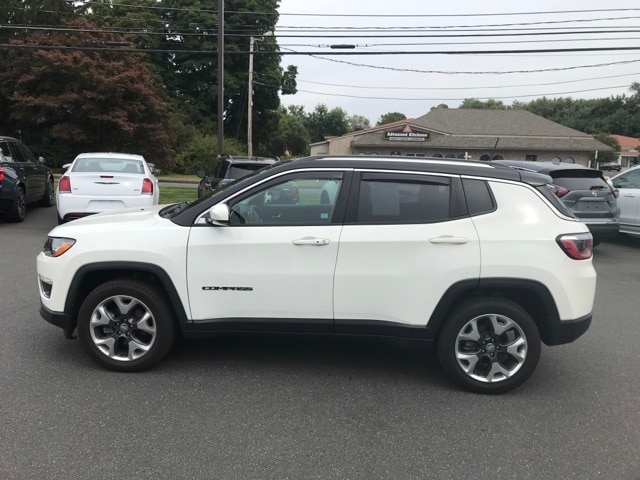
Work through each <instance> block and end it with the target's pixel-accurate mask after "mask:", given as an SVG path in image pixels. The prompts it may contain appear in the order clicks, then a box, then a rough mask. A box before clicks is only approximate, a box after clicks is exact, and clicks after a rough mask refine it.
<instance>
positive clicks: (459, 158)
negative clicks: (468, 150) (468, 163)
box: [458, 153, 467, 160]
mask: <svg viewBox="0 0 640 480" xmlns="http://www.w3.org/2000/svg"><path fill="white" fill-rule="evenodd" d="M466 159H467V155H466V154H464V153H461V154H460V155H458V160H466Z"/></svg>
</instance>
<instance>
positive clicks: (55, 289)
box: [37, 157, 596, 393]
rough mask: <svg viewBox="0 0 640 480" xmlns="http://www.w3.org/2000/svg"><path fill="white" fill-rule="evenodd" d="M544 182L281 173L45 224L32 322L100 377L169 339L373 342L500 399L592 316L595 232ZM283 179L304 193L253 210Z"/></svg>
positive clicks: (146, 361)
mask: <svg viewBox="0 0 640 480" xmlns="http://www.w3.org/2000/svg"><path fill="white" fill-rule="evenodd" d="M328 181H335V182H337V184H338V192H337V196H336V201H335V202H334V203H333V204H331V203H329V204H326V203H322V201H321V195H320V189H319V188H318V187H317V186H318V185H324V184H325V183H326V182H328ZM549 181H550V179H549V177H548V176H545V175H538V174H535V173H529V172H525V171H519V170H516V169H513V168H508V167H505V166H502V165H495V164H494V165H492V164H487V163H483V162H479V161H465V160H452V161H443V160H439V161H433V160H429V159H424V160H415V159H412V161H406V162H405V161H403V160H402V159H401V158H393V157H376V158H375V159H372V158H368V157H340V158H331V157H325V158H322V157H320V158H314V157H311V158H305V159H300V160H296V161H292V162H287V163H282V164H279V165H276V166H274V167H273V168H269V169H264V170H262V171H261V172H259V173H257V174H255V175H252V176H250V177H246V178H244V179H242V180H240V181H238V182H236V183H234V184H232V185H229V186H227V187H226V188H225V189H221V190H218V191H216V192H214V193H213V194H212V195H209V196H205V197H202V198H200V199H198V200H195V201H193V202H190V203H188V202H185V203H180V204H175V205H169V206H154V207H145V208H141V209H138V210H136V211H129V212H123V213H114V214H109V215H100V216H99V218H97V217H88V218H83V219H80V220H76V221H74V222H73V224H70V225H60V226H58V227H56V228H55V229H53V230H52V231H51V232H50V233H49V236H48V238H47V240H46V243H45V245H44V248H43V251H42V252H41V253H40V254H39V255H38V258H37V271H38V278H39V282H38V283H39V293H40V301H41V309H40V311H41V313H42V316H43V317H44V318H45V319H46V320H47V321H48V322H50V323H52V324H54V325H57V326H59V327H62V329H63V331H64V333H65V336H66V337H67V338H72V337H73V336H74V332H75V330H76V327H77V332H78V336H79V337H80V340H81V343H82V344H83V345H84V347H85V348H86V350H87V352H88V354H89V355H90V356H91V357H92V358H93V359H94V360H95V361H96V362H97V363H98V364H100V365H102V366H103V367H106V368H108V369H112V370H118V371H140V370H144V369H147V368H150V367H152V366H153V365H155V364H157V363H158V362H159V361H160V360H161V359H162V357H164V356H165V354H167V352H168V351H169V350H170V349H171V346H172V344H173V342H174V340H175V339H176V337H178V336H179V335H182V336H184V337H187V338H192V337H200V336H203V335H209V334H212V333H217V332H221V331H235V332H238V331H244V332H250V331H256V332H262V333H265V332H271V333H278V332H280V333H283V332H284V333H298V334H300V333H314V334H342V335H375V336H389V337H393V338H406V339H414V340H415V339H419V340H421V341H423V342H424V343H425V344H426V345H428V344H431V343H435V345H436V346H437V351H438V356H439V359H440V361H441V363H442V365H443V367H444V369H445V370H446V371H447V372H448V373H449V374H450V375H451V377H452V378H453V379H454V380H456V381H457V382H458V383H459V384H460V385H462V386H463V387H464V388H466V389H469V390H472V391H476V392H484V393H500V392H505V391H508V390H511V389H513V388H515V387H517V386H518V385H520V384H521V383H522V382H524V381H525V380H526V379H527V378H528V377H529V376H530V375H531V374H532V373H533V371H534V369H535V367H536V364H537V363H538V360H539V357H540V352H541V341H542V342H544V343H546V344H547V345H557V344H563V343H568V342H572V341H574V340H575V339H577V338H578V337H580V335H582V334H583V333H584V332H585V331H586V330H587V329H588V327H589V325H590V322H591V318H592V310H593V302H594V296H595V287H596V272H595V270H594V268H593V265H592V236H591V233H590V232H589V229H588V228H587V227H586V225H585V224H584V223H583V222H581V221H580V220H579V219H578V218H576V217H575V216H573V215H572V214H571V212H569V211H568V210H567V209H566V207H564V205H563V204H562V202H560V201H559V200H558V198H557V197H556V196H555V195H554V194H553V193H552V191H551V188H550V187H549ZM290 184H295V185H299V186H301V187H300V189H301V190H302V188H303V187H302V186H303V185H306V186H309V189H310V190H311V189H312V188H311V187H312V186H315V187H314V188H315V193H316V194H315V195H310V194H306V192H305V195H302V194H301V195H300V201H299V202H298V203H284V204H280V203H265V201H264V200H265V196H266V193H267V192H268V191H273V190H275V189H277V188H278V187H281V186H283V185H290ZM305 188H306V187H305ZM565 353H566V352H565Z"/></svg>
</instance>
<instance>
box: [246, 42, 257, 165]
mask: <svg viewBox="0 0 640 480" xmlns="http://www.w3.org/2000/svg"><path fill="white" fill-rule="evenodd" d="M255 41H256V39H255V38H254V37H251V38H250V39H249V88H248V93H247V155H249V156H250V157H253V48H254V45H255Z"/></svg>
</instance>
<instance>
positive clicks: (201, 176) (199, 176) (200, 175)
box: [196, 170, 207, 178]
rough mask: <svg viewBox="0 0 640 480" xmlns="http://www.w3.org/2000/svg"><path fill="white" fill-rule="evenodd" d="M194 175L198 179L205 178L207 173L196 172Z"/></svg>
mask: <svg viewBox="0 0 640 480" xmlns="http://www.w3.org/2000/svg"><path fill="white" fill-rule="evenodd" d="M196 175H198V178H204V177H206V176H207V173H206V172H205V171H204V170H198V172H197V173H196Z"/></svg>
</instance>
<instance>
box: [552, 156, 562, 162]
mask: <svg viewBox="0 0 640 480" xmlns="http://www.w3.org/2000/svg"><path fill="white" fill-rule="evenodd" d="M551 161H552V162H553V163H560V157H553V158H552V159H551Z"/></svg>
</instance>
